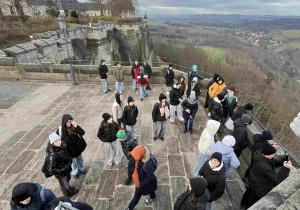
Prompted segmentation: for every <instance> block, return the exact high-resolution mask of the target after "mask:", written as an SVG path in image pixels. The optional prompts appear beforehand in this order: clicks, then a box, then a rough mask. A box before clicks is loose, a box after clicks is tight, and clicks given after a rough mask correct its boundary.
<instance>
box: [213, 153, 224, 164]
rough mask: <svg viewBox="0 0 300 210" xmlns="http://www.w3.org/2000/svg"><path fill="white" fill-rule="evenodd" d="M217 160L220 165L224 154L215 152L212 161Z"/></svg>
mask: <svg viewBox="0 0 300 210" xmlns="http://www.w3.org/2000/svg"><path fill="white" fill-rule="evenodd" d="M213 158H214V159H217V160H218V161H219V162H220V163H221V162H222V154H221V153H219V152H215V153H214V154H212V155H211V159H213Z"/></svg>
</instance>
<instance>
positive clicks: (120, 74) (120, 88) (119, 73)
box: [114, 62, 125, 94]
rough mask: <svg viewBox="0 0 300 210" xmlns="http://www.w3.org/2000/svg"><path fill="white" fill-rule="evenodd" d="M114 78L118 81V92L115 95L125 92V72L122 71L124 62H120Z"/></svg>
mask: <svg viewBox="0 0 300 210" xmlns="http://www.w3.org/2000/svg"><path fill="white" fill-rule="evenodd" d="M114 76H115V79H116V90H115V93H120V94H121V93H122V92H123V82H124V79H125V71H124V69H122V62H119V63H118V65H117V68H116V69H115V70H114Z"/></svg>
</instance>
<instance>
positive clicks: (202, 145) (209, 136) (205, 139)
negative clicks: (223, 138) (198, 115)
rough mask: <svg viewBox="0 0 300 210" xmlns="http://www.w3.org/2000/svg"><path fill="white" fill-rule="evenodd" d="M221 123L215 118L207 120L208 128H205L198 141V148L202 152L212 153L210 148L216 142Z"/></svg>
mask: <svg viewBox="0 0 300 210" xmlns="http://www.w3.org/2000/svg"><path fill="white" fill-rule="evenodd" d="M220 125H221V124H220V122H218V121H215V120H208V121H207V123H206V128H205V129H204V130H203V132H202V134H201V136H200V140H199V143H198V150H199V152H200V153H202V154H204V155H210V150H211V148H212V146H213V145H214V144H215V139H214V136H215V135H216V133H217V131H218V130H219V127H220Z"/></svg>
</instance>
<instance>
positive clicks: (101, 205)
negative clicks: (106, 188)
mask: <svg viewBox="0 0 300 210" xmlns="http://www.w3.org/2000/svg"><path fill="white" fill-rule="evenodd" d="M109 206H110V205H109V200H97V201H95V204H94V205H93V209H95V210H97V209H99V210H102V209H103V210H104V209H110V208H109Z"/></svg>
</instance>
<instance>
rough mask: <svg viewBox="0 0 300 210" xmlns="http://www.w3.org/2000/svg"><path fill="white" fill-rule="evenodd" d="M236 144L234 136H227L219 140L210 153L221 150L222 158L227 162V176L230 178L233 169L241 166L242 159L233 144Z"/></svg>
mask: <svg viewBox="0 0 300 210" xmlns="http://www.w3.org/2000/svg"><path fill="white" fill-rule="evenodd" d="M234 145H235V138H234V137H233V136H225V137H224V138H223V140H222V142H220V141H218V142H217V143H216V144H215V145H214V146H213V147H212V148H211V151H210V153H211V154H213V153H215V152H219V153H221V154H222V159H223V161H224V164H225V168H226V173H225V176H226V178H229V177H230V176H231V174H232V172H233V169H237V168H238V167H239V166H240V164H241V163H240V161H239V159H238V158H237V157H236V155H235V153H234V152H233V146H234Z"/></svg>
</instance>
